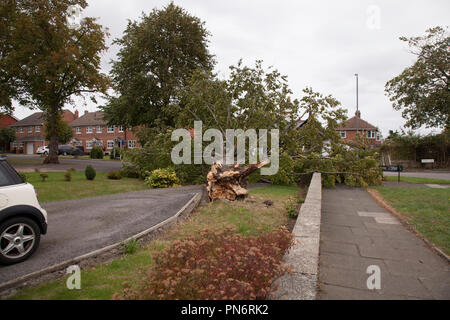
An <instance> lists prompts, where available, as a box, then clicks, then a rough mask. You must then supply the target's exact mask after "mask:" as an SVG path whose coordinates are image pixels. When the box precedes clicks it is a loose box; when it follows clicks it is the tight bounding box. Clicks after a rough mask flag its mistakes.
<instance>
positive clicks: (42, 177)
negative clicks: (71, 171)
mask: <svg viewBox="0 0 450 320" xmlns="http://www.w3.org/2000/svg"><path fill="white" fill-rule="evenodd" d="M40 176H41V179H42V182H45V180H47V178H48V174H46V173H41V174H40Z"/></svg>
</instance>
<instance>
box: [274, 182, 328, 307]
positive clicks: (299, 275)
mask: <svg viewBox="0 0 450 320" xmlns="http://www.w3.org/2000/svg"><path fill="white" fill-rule="evenodd" d="M321 209H322V177H321V174H320V173H314V175H313V177H312V180H311V183H310V185H309V189H308V194H307V196H306V199H305V203H304V204H303V205H302V207H301V209H300V212H299V215H298V218H297V222H296V224H295V227H294V229H293V234H294V236H295V244H294V246H293V247H292V248H291V249H290V250H289V253H287V254H286V256H285V257H284V261H285V263H286V264H287V265H291V266H292V268H293V269H292V270H293V273H292V274H285V275H284V276H282V277H281V278H279V279H278V280H276V281H275V283H274V288H278V290H276V291H275V292H274V293H272V294H271V296H270V299H272V300H315V299H316V295H317V276H318V268H319V266H318V265H319V245H320V219H321Z"/></svg>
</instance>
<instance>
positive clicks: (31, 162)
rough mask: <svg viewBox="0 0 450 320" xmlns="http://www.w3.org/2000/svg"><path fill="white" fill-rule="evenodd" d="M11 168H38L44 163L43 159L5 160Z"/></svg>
mask: <svg viewBox="0 0 450 320" xmlns="http://www.w3.org/2000/svg"><path fill="white" fill-rule="evenodd" d="M6 161H7V162H8V163H9V164H10V165H12V166H40V165H42V162H43V161H44V158H37V157H36V158H35V159H20V158H7V160H6Z"/></svg>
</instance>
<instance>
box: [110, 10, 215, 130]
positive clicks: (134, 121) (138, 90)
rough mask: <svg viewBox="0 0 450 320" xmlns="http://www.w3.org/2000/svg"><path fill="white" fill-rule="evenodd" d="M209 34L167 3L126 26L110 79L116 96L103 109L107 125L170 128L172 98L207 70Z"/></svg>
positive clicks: (186, 14)
mask: <svg viewBox="0 0 450 320" xmlns="http://www.w3.org/2000/svg"><path fill="white" fill-rule="evenodd" d="M208 35H209V33H208V32H207V30H206V29H205V27H204V23H203V22H201V21H200V19H199V18H197V17H194V16H192V15H190V14H189V13H187V12H186V11H185V10H184V9H182V8H180V7H178V6H176V5H174V4H173V3H170V4H169V5H168V6H167V7H165V8H164V9H162V10H156V9H154V10H153V11H152V12H151V13H150V14H149V15H145V14H144V15H143V16H142V18H141V21H139V22H136V21H135V22H131V21H130V22H129V23H128V27H127V29H126V30H125V33H124V36H123V37H122V38H121V39H116V40H115V43H116V44H118V45H119V46H121V49H120V51H119V53H118V60H117V61H114V62H113V67H112V71H111V74H112V78H113V83H114V89H115V91H116V93H117V96H115V97H111V98H110V100H109V103H108V105H107V106H105V107H103V110H104V111H105V117H106V118H107V119H108V120H109V122H110V123H114V124H122V125H126V126H138V125H146V126H148V127H152V128H155V129H156V130H157V129H158V128H161V127H164V126H173V125H174V117H175V116H176V113H175V112H174V108H173V105H174V104H176V103H177V101H178V97H177V92H178V90H179V89H180V88H182V87H183V86H184V85H185V84H186V81H187V79H188V78H189V77H190V75H191V74H192V72H193V71H194V70H196V69H202V70H211V69H212V67H213V64H214V63H213V59H212V56H211V55H210V54H209V52H208V46H207V44H208V40H207V37H208Z"/></svg>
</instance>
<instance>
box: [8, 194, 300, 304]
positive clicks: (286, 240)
mask: <svg viewBox="0 0 450 320" xmlns="http://www.w3.org/2000/svg"><path fill="white" fill-rule="evenodd" d="M302 197H304V190H301V189H300V188H298V187H294V186H292V187H291V186H272V185H271V186H267V187H260V188H255V189H252V190H250V196H249V198H248V199H247V200H245V201H236V202H224V201H217V202H214V203H209V204H206V205H204V206H202V207H200V208H199V209H198V210H197V212H195V213H194V214H192V215H191V216H190V217H189V218H188V219H187V220H186V221H184V222H183V223H180V224H178V225H176V226H175V227H174V228H172V229H171V230H170V231H169V232H167V233H166V234H164V235H163V236H161V237H160V238H158V239H156V240H154V241H152V242H151V243H149V244H146V245H145V246H141V245H137V244H124V246H123V248H124V253H123V256H122V257H120V258H118V259H116V260H114V261H112V262H110V263H107V264H102V265H97V266H95V267H92V268H90V269H86V270H83V271H82V278H81V279H82V289H81V290H72V291H71V290H68V289H67V288H66V285H65V282H66V279H65V278H64V279H60V280H57V281H53V282H50V283H46V284H42V285H40V286H38V287H35V288H29V289H24V290H22V291H20V292H19V293H17V294H16V295H15V296H14V297H13V299H111V298H115V299H123V298H125V299H137V298H139V299H205V298H217V299H251V298H253V299H255V298H259V299H261V298H264V296H265V294H266V293H267V292H268V291H269V288H270V286H271V284H272V282H273V280H274V279H275V278H276V277H277V276H278V275H279V274H280V273H281V272H283V270H284V269H283V267H282V266H281V260H282V257H283V255H284V253H285V251H286V249H287V248H288V247H289V246H290V245H291V241H292V236H291V234H290V233H289V231H288V230H287V229H286V228H285V227H286V226H289V225H292V221H293V219H290V218H289V215H288V212H287V210H286V208H287V207H288V204H289V203H291V202H293V201H294V199H299V198H302ZM295 202H301V201H295Z"/></svg>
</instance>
